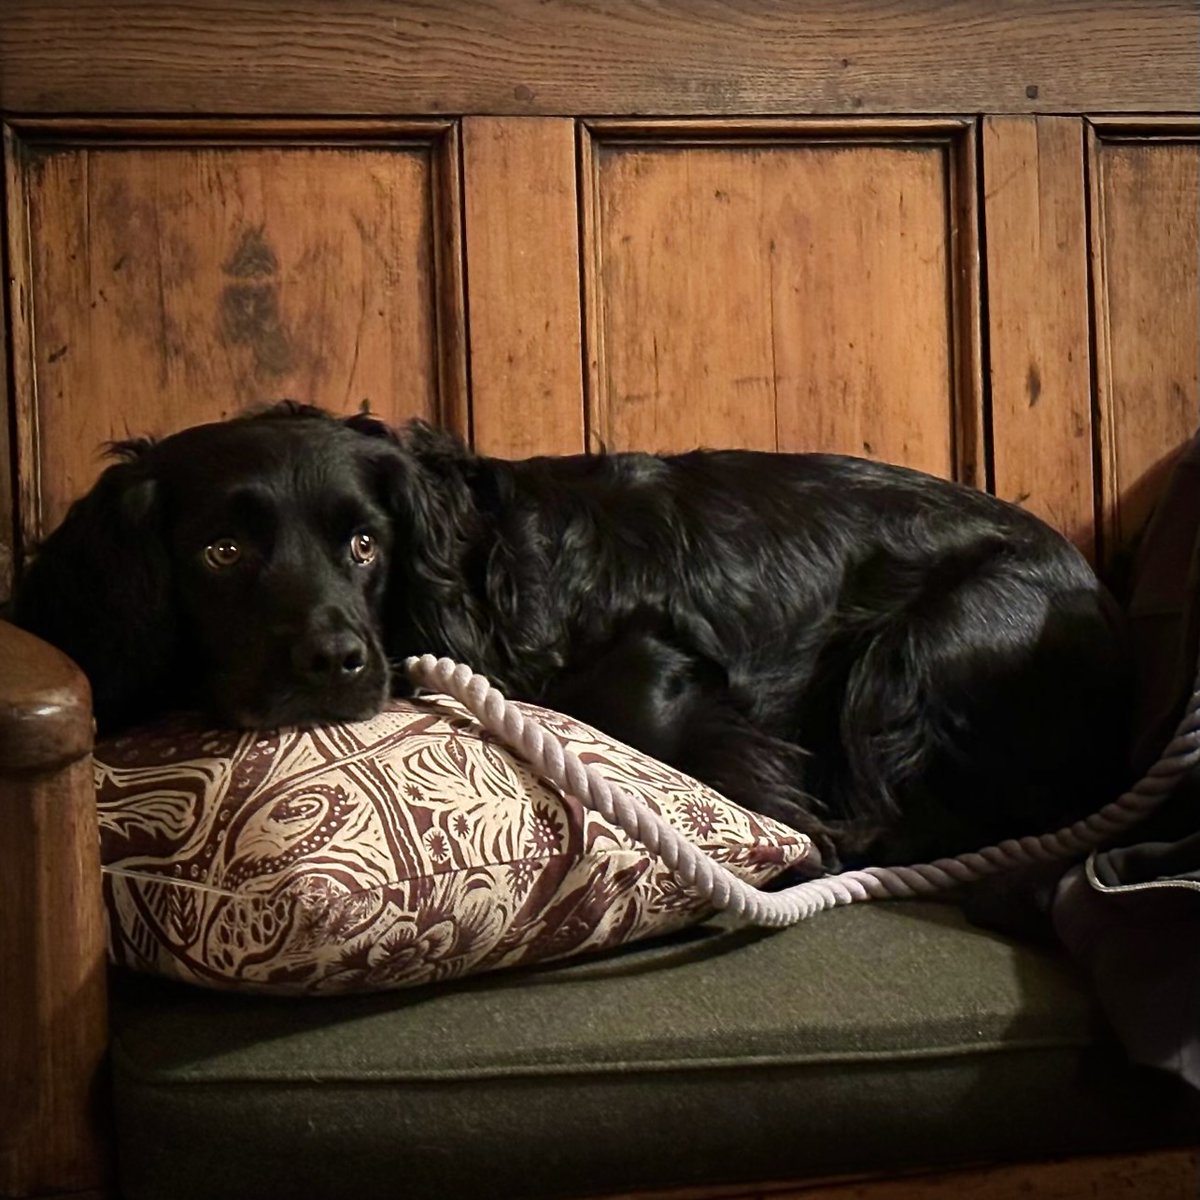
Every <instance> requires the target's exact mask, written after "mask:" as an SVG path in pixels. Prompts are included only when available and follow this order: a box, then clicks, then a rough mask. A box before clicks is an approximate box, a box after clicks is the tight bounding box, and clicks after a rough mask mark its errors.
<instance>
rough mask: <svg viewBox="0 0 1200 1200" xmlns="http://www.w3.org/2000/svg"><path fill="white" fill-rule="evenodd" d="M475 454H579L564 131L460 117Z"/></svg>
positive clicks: (571, 155) (576, 325)
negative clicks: (461, 124) (468, 267)
mask: <svg viewBox="0 0 1200 1200" xmlns="http://www.w3.org/2000/svg"><path fill="white" fill-rule="evenodd" d="M463 186H464V191H465V205H466V246H467V260H468V262H469V263H470V273H469V295H468V307H469V311H470V314H471V399H472V429H473V435H474V443H475V448H476V449H477V450H479V451H480V452H481V453H484V454H496V455H500V456H502V457H508V458H524V457H527V456H529V455H533V454H577V453H579V452H580V451H581V450H583V449H584V432H583V374H582V363H581V359H580V355H581V350H580V339H581V333H580V312H579V206H578V201H577V198H576V189H575V123H574V122H573V121H568V120H561V119H556V118H543V117H514V118H505V119H500V118H494V117H468V118H467V119H466V120H465V121H464V122H463Z"/></svg>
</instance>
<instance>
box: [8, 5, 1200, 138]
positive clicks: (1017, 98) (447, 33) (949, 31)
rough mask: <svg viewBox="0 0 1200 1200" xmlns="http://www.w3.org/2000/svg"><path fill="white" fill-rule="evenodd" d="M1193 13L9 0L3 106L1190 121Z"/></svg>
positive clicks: (1172, 9) (1197, 87)
mask: <svg viewBox="0 0 1200 1200" xmlns="http://www.w3.org/2000/svg"><path fill="white" fill-rule="evenodd" d="M1198 43H1200V9H1198V8H1197V6H1196V5H1195V3H1193V2H1192V0H1139V3H1137V4H1114V3H1103V4H1096V3H1086V2H1084V0H1044V2H1043V3H1038V4H1030V3H1026V2H1020V0H940V2H939V3H937V4H914V3H899V2H895V0H890V2H888V3H879V2H878V0H622V2H620V3H608V4H590V5H585V4H578V3H574V2H573V0H505V3H503V4H493V3H487V2H485V0H442V2H441V3H438V4H429V3H422V4H418V3H412V2H404V0H359V2H358V3H356V4H354V5H338V4H330V3H328V0H291V2H290V3H289V4H288V5H287V9H286V14H285V15H284V16H281V10H280V7H279V5H278V4H277V3H276V0H174V2H173V3H171V4H169V5H167V4H162V5H150V4H146V3H144V2H143V0H117V2H115V3H109V2H107V0H6V3H5V19H4V21H3V22H0V109H5V110H8V111H10V112H26V113H36V112H41V113H52V112H66V113H70V112H158V113H192V112H201V113H248V112H251V113H289V112H295V113H301V112H308V113H317V112H325V113H395V112H418V113H439V112H443V113H446V112H448V113H491V114H502V113H512V114H524V115H535V114H541V115H571V114H574V113H594V114H601V113H611V114H619V113H623V114H631V113H662V114H683V113H708V114H713V115H720V114H734V113H740V114H786V113H820V112H825V113H845V114H850V115H855V114H860V113H866V112H911V113H961V112H988V111H993V112H994V111H1004V112H1086V111H1114V110H1123V109H1128V110H1132V111H1140V112H1154V111H1188V110H1192V109H1194V108H1195V107H1196V101H1197V96H1198V95H1200V56H1198V55H1197V54H1196V46H1197V44H1198Z"/></svg>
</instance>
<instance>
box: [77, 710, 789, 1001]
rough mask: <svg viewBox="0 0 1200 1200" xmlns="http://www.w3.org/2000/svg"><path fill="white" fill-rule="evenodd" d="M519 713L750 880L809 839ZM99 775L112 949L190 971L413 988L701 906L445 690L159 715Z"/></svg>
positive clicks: (563, 722)
mask: <svg viewBox="0 0 1200 1200" xmlns="http://www.w3.org/2000/svg"><path fill="white" fill-rule="evenodd" d="M524 707H525V708H526V710H527V712H529V713H530V714H531V715H532V716H534V717H536V718H538V719H540V720H542V721H543V722H544V723H546V724H547V726H548V728H551V729H552V730H553V732H554V733H555V735H556V736H558V737H560V738H561V739H562V740H563V741H564V742H565V744H566V745H567V746H569V747H570V748H571V749H572V750H574V751H575V752H576V753H577V754H580V755H581V756H582V757H584V759H585V760H586V761H587V762H589V763H591V764H592V765H594V766H595V767H596V768H597V769H599V770H600V771H601V773H602V774H603V775H604V776H605V777H606V778H607V779H609V780H610V781H613V782H616V783H619V784H620V785H621V786H623V787H625V788H627V789H628V790H629V791H630V792H632V793H634V794H635V795H637V796H639V797H640V798H641V799H642V800H644V801H646V802H647V803H648V804H650V805H651V807H653V808H654V809H655V810H656V811H658V812H659V813H660V814H661V815H662V816H663V817H665V818H666V819H667V820H668V821H670V822H671V824H673V825H674V826H675V827H676V828H678V829H680V830H681V831H682V832H684V833H685V834H686V835H687V836H688V837H689V838H691V839H692V840H693V841H695V842H696V843H697V844H698V845H700V846H701V847H702V848H703V849H704V850H705V851H706V852H707V853H709V854H710V855H712V857H713V858H715V859H717V860H718V861H720V862H722V863H724V864H725V865H727V866H728V867H730V869H732V870H733V871H734V872H735V873H736V874H737V875H739V876H740V877H741V878H743V879H745V880H747V881H748V882H751V883H754V884H762V883H766V882H767V881H769V880H770V879H772V878H774V877H775V876H777V875H779V874H780V873H781V872H782V871H784V870H786V869H788V868H789V867H792V866H796V865H798V864H800V863H801V862H802V861H803V860H804V859H805V857H806V856H807V855H808V854H809V852H810V845H809V843H808V841H807V840H806V839H805V838H804V836H803V835H802V834H799V833H796V832H795V831H794V830H790V829H787V828H785V827H783V826H781V825H779V824H777V823H775V822H773V821H771V820H770V819H768V818H766V817H762V816H758V815H757V814H754V813H749V812H746V811H745V810H743V809H741V808H738V807H737V806H736V805H734V804H732V803H731V802H729V801H728V800H725V799H724V798H723V797H721V796H719V795H718V794H717V793H715V792H713V791H711V790H710V789H709V788H706V787H704V786H703V785H701V784H699V783H697V782H696V781H695V780H693V779H690V778H688V777H687V776H685V775H681V774H680V773H679V772H678V771H674V770H672V769H671V768H669V767H667V766H664V765H663V764H662V763H659V762H656V761H655V760H653V759H651V758H648V757H647V756H646V755H644V754H639V753H638V752H636V751H634V750H631V749H629V748H628V747H625V746H621V745H620V744H614V743H613V742H612V741H610V740H609V739H606V738H605V737H603V736H602V735H601V734H599V733H597V732H596V731H595V730H593V729H590V728H588V727H587V726H585V725H582V724H580V723H578V722H575V721H573V720H570V719H569V718H567V717H564V716H562V715H561V714H557V713H547V712H545V711H544V710H541V709H537V708H534V707H532V706H524ZM95 778H96V793H97V800H98V804H99V813H100V831H101V853H102V859H103V863H104V890H105V897H106V900H107V911H108V921H109V947H110V952H111V955H112V958H113V959H114V961H116V962H118V963H123V964H126V965H128V966H131V967H133V968H135V969H139V970H143V971H152V972H156V973H159V974H163V975H167V976H170V977H172V978H175V979H180V980H184V981H187V982H191V983H197V984H203V985H207V986H210V987H220V988H241V989H247V990H257V991H263V992H273V993H280V994H313V993H337V992H348V991H369V990H381V989H388V988H399V987H409V986H414V985H418V984H425V983H430V982H434V981H440V980H448V979H456V978H459V977H461V976H464V975H467V974H470V973H474V972H479V971H488V970H494V969H497V968H501V967H514V966H521V965H528V964H531V963H535V962H540V961H545V960H548V959H553V958H562V957H564V956H566V955H573V954H582V953H588V952H594V951H598V950H603V949H607V948H609V947H612V946H616V945H619V944H621V943H624V942H629V941H633V940H635V939H638V938H644V937H647V936H649V935H651V934H661V933H666V932H669V931H671V930H674V929H677V928H679V927H681V926H683V925H685V924H688V923H689V922H692V921H695V920H699V919H701V918H702V917H703V916H705V915H706V914H707V912H708V909H707V908H706V906H705V905H704V904H703V903H701V902H699V901H697V900H696V899H695V898H694V897H692V896H690V895H689V894H688V892H687V890H686V889H685V888H683V887H681V886H680V885H679V884H678V883H677V882H676V881H675V880H674V879H673V878H672V876H671V872H670V871H669V870H668V869H667V868H666V867H665V866H663V864H662V863H661V862H659V861H658V860H657V859H654V858H653V857H651V856H650V855H649V854H648V852H647V851H645V850H644V849H643V848H642V847H640V846H639V845H637V844H636V843H635V842H633V841H632V840H631V839H630V838H629V837H628V836H627V835H626V834H625V833H624V832H623V831H622V830H621V829H620V828H619V827H617V826H614V825H611V824H610V823H609V822H607V821H606V820H604V818H602V817H601V816H599V815H598V814H597V813H594V812H592V811H591V810H589V809H586V808H584V807H583V805H582V804H581V803H580V802H579V801H577V800H576V799H575V798H574V797H572V796H564V795H563V794H561V793H560V792H559V791H558V789H556V788H554V787H553V786H551V785H550V784H549V783H547V782H546V781H544V780H542V779H540V778H539V777H537V776H536V775H535V774H534V773H533V772H532V771H531V769H530V768H529V767H527V766H526V765H525V764H524V763H523V762H522V761H521V760H520V759H519V758H517V757H516V756H515V755H514V754H511V753H509V752H508V751H507V750H506V749H505V748H504V747H503V746H501V745H499V744H498V743H497V742H496V740H495V739H494V738H493V737H491V735H489V734H487V733H486V732H485V731H484V730H483V729H481V728H480V727H479V726H478V725H477V724H476V722H475V720H474V718H473V717H471V715H470V714H469V713H468V712H467V711H466V710H465V709H464V708H462V707H461V706H460V705H458V704H457V703H456V702H455V701H453V700H450V699H447V698H443V697H435V698H431V699H427V700H422V701H395V702H393V703H392V704H391V705H390V706H389V708H388V709H387V711H385V712H383V713H381V714H380V715H379V716H377V717H375V718H373V719H371V720H369V721H362V722H357V723H355V724H350V725H340V726H329V727H325V728H319V729H281V730H277V731H274V732H271V733H265V734H264V733H246V732H237V731H229V732H213V731H211V730H208V729H206V728H204V727H203V726H202V725H200V724H198V723H196V722H194V721H192V720H190V719H187V718H173V719H172V720H170V721H168V722H164V723H161V724H159V725H156V726H153V727H150V728H146V729H143V730H139V731H136V732H134V733H131V734H127V735H125V736H123V737H120V738H117V739H113V740H110V741H108V742H106V743H102V744H101V745H100V746H98V747H97V750H96V756H95Z"/></svg>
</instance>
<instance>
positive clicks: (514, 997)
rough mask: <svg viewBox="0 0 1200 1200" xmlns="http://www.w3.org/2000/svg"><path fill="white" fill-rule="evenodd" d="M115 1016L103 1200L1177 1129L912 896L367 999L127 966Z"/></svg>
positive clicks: (428, 1189) (459, 1186) (433, 1183)
mask: <svg viewBox="0 0 1200 1200" xmlns="http://www.w3.org/2000/svg"><path fill="white" fill-rule="evenodd" d="M113 1023H114V1044H113V1072H114V1083H115V1089H116V1099H117V1105H118V1124H119V1129H120V1136H121V1145H120V1166H119V1169H120V1178H121V1185H122V1195H123V1197H124V1198H125V1200H149V1198H151V1197H154V1198H156V1200H159V1198H161V1200H168V1198H169V1200H191V1198H193V1197H194V1198H195V1200H221V1198H224V1197H231V1198H232V1197H247V1198H250V1197H253V1198H254V1200H261V1198H262V1197H264V1196H297V1197H301V1196H302V1197H306V1198H311V1200H321V1198H325V1197H329V1198H342V1197H353V1198H354V1200H373V1198H376V1197H378V1198H380V1200H382V1198H384V1197H387V1198H388V1200H396V1198H410V1197H411V1198H421V1200H432V1198H434V1197H437V1198H439V1200H446V1198H448V1197H458V1196H462V1197H484V1196H487V1197H493V1196H495V1197H505V1196H523V1197H549V1196H571V1195H584V1194H588V1193H603V1192H615V1191H620V1190H623V1189H634V1188H649V1187H666V1186H675V1185H684V1184H689V1183H721V1182H742V1181H754V1180H763V1179H771V1178H774V1179H788V1178H797V1177H802V1176H806V1175H823V1174H833V1173H842V1172H856V1171H871V1170H881V1169H882V1170H890V1169H898V1168H901V1167H905V1166H914V1165H938V1164H950V1163H954V1162H966V1161H981V1160H1000V1159H1005V1158H1017V1157H1019V1158H1028V1157H1034V1156H1038V1155H1053V1154H1062V1153H1075V1152H1086V1151H1099V1150H1111V1149H1116V1148H1120V1147H1125V1146H1141V1145H1147V1144H1156V1143H1159V1144H1161V1143H1166V1142H1169V1141H1173V1140H1183V1139H1185V1138H1186V1137H1187V1136H1188V1133H1189V1130H1190V1132H1191V1134H1192V1136H1194V1133H1195V1129H1196V1125H1195V1123H1194V1122H1192V1121H1191V1119H1190V1117H1188V1116H1187V1114H1186V1113H1184V1112H1183V1111H1182V1108H1181V1097H1180V1095H1179V1093H1178V1092H1177V1090H1176V1089H1175V1088H1174V1087H1171V1086H1168V1085H1167V1081H1165V1080H1164V1081H1160V1080H1159V1079H1158V1078H1157V1077H1154V1078H1151V1077H1148V1076H1139V1075H1136V1074H1134V1073H1132V1072H1129V1071H1127V1070H1126V1069H1125V1068H1124V1066H1123V1064H1122V1062H1121V1060H1120V1057H1119V1054H1118V1053H1117V1052H1116V1051H1115V1050H1114V1049H1112V1047H1111V1046H1110V1045H1109V1043H1108V1040H1107V1037H1106V1035H1105V1033H1104V1031H1103V1027H1102V1026H1101V1025H1100V1023H1099V1021H1098V1018H1097V1016H1096V1013H1095V1010H1094V1007H1093V1005H1092V1003H1091V1001H1090V999H1089V998H1088V996H1087V994H1086V993H1085V992H1084V991H1083V988H1082V984H1081V982H1080V980H1079V979H1078V977H1077V976H1076V975H1075V973H1074V971H1073V970H1072V969H1071V967H1070V966H1069V965H1068V964H1067V962H1066V961H1065V959H1063V958H1062V957H1061V956H1058V955H1056V954H1054V953H1053V952H1051V951H1047V950H1043V949H1039V948H1033V947H1029V946H1020V945H1017V944H1015V943H1013V942H1010V941H1007V940H1005V939H1003V938H1001V937H999V936H996V935H993V934H989V933H986V932H982V931H980V930H978V929H975V928H972V927H970V926H969V925H967V924H966V923H965V921H964V920H963V918H962V916H961V915H960V914H959V912H958V911H957V909H955V908H953V907H952V906H949V905H943V904H934V903H903V904H878V905H866V906H860V907H857V908H850V909H842V910H838V911H835V912H832V913H828V914H826V915H824V916H821V917H818V918H816V919H815V920H813V921H810V922H808V923H805V924H803V925H799V926H796V927H794V928H791V929H788V930H784V931H782V932H777V933H769V932H765V931H725V932H722V931H717V930H713V929H712V927H702V928H701V929H699V930H694V931H692V932H691V934H683V935H679V936H677V937H676V938H675V939H673V940H672V941H670V942H669V943H667V944H647V945H645V946H642V947H639V948H635V949H631V950H629V951H626V952H623V953H620V954H618V955H614V956H611V957H608V958H605V959H603V960H590V961H589V960H580V961H577V962H574V963H570V964H567V965H565V966H560V967H554V968H546V969H541V970H532V971H526V972H522V973H510V974H507V975H505V974H500V975H495V976H485V977H480V978H477V979H474V980H470V981H466V982H464V983H461V984H458V985H454V986H451V987H448V988H445V989H437V988H429V989H420V990H415V991H412V992H407V993H399V994H394V995H384V996H360V997H347V998H339V999H325V1000H290V1001H289V1000H278V999H266V998H260V997H247V996H241V997H238V996H227V995H212V994H208V993H205V992H202V991H199V990H188V989H185V988H183V987H180V986H178V985H173V984H168V983H164V982H161V981H154V980H142V979H136V978H133V977H126V978H124V979H123V980H122V981H121V986H119V987H118V988H117V990H116V995H115V1012H114V1021H113ZM1189 1122H1190V1124H1189Z"/></svg>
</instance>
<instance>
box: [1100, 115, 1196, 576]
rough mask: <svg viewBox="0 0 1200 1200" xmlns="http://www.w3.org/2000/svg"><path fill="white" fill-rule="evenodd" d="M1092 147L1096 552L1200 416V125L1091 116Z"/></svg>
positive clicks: (1154, 488)
mask: <svg viewBox="0 0 1200 1200" xmlns="http://www.w3.org/2000/svg"><path fill="white" fill-rule="evenodd" d="M1089 153H1090V157H1091V164H1090V165H1091V178H1092V184H1093V186H1092V194H1091V206H1092V256H1093V257H1092V266H1093V293H1094V303H1095V306H1096V316H1095V321H1096V342H1097V344H1096V373H1097V393H1098V399H1097V410H1098V414H1099V419H1100V463H1101V481H1100V483H1101V489H1100V490H1101V502H1102V512H1103V537H1104V540H1105V547H1104V555H1105V556H1106V557H1108V558H1111V557H1112V556H1113V555H1114V554H1116V553H1118V552H1119V551H1120V549H1121V548H1122V547H1125V546H1128V545H1129V544H1130V542H1131V540H1132V539H1133V538H1134V537H1135V536H1136V534H1137V532H1138V530H1140V529H1141V528H1142V526H1143V525H1144V523H1145V520H1146V517H1147V515H1148V514H1149V511H1150V508H1151V506H1152V505H1153V503H1154V500H1155V498H1156V497H1157V495H1158V492H1159V490H1160V488H1161V485H1162V482H1163V479H1164V475H1165V471H1166V468H1167V467H1168V466H1169V464H1170V461H1171V460H1172V458H1173V457H1174V455H1175V453H1176V451H1177V450H1178V449H1179V447H1180V446H1181V445H1182V444H1183V443H1184V442H1185V441H1186V440H1187V439H1188V438H1190V437H1191V436H1192V434H1193V433H1194V432H1195V431H1196V428H1197V425H1200V126H1197V125H1195V124H1190V125H1187V124H1183V123H1175V124H1168V125H1162V126H1159V127H1158V128H1157V130H1156V129H1155V128H1154V127H1152V126H1151V127H1146V128H1144V129H1143V130H1142V131H1141V132H1140V133H1139V132H1137V131H1126V130H1124V129H1121V128H1120V127H1116V128H1112V129H1105V128H1104V127H1101V128H1099V129H1098V130H1096V131H1095V133H1094V134H1093V136H1092V139H1091V142H1090V147H1089Z"/></svg>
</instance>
